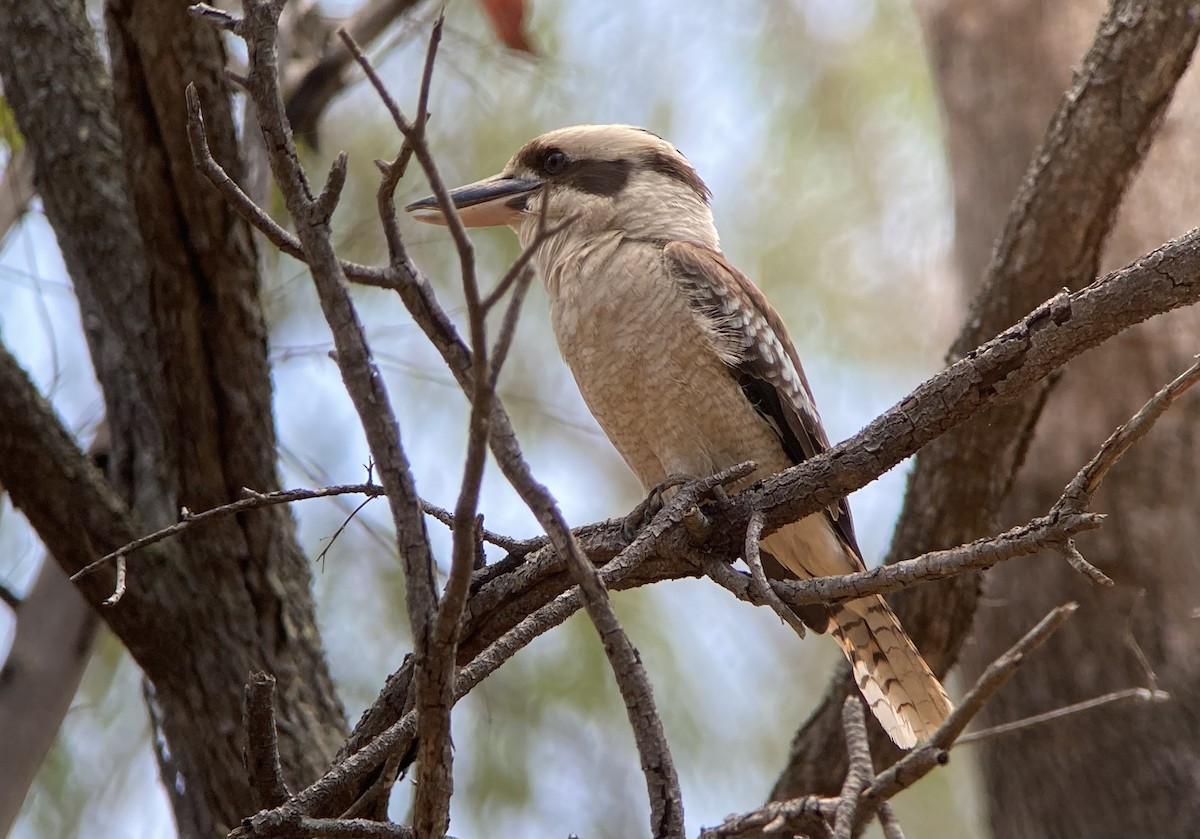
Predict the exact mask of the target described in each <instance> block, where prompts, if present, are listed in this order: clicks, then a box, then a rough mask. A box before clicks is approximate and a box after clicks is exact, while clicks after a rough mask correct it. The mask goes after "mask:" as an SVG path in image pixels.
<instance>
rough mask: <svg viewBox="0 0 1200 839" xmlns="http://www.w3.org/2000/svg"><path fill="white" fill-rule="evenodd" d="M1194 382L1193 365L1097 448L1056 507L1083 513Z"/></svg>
mask: <svg viewBox="0 0 1200 839" xmlns="http://www.w3.org/2000/svg"><path fill="white" fill-rule="evenodd" d="M1197 381H1200V362H1197V363H1195V364H1193V365H1192V366H1191V367H1189V368H1188V369H1187V370H1185V371H1183V373H1181V374H1180V375H1179V376H1178V377H1177V378H1176V379H1175V380H1174V381H1172V382H1170V383H1169V384H1167V385H1166V386H1165V387H1164V388H1162V390H1160V391H1158V393H1156V394H1154V396H1152V397H1151V398H1150V401H1148V402H1147V403H1146V404H1145V405H1143V406H1142V408H1141V410H1139V411H1138V412H1137V413H1136V414H1134V415H1133V416H1132V417H1131V418H1130V420H1129V422H1127V423H1125V424H1124V425H1122V426H1121V427H1120V428H1118V429H1117V430H1116V431H1114V432H1113V433H1112V434H1111V435H1110V436H1109V438H1108V439H1107V440H1105V441H1104V445H1103V446H1101V447H1100V451H1098V452H1096V456H1095V457H1093V458H1092V459H1091V460H1090V461H1088V464H1087V465H1086V466H1084V467H1083V468H1082V469H1080V470H1079V473H1078V474H1077V475H1076V476H1075V477H1074V478H1073V479H1072V481H1071V483H1069V484H1068V485H1067V488H1066V490H1065V491H1064V492H1063V498H1062V500H1061V501H1060V502H1059V503H1058V505H1057V506H1059V507H1061V508H1069V509H1072V510H1086V509H1087V508H1088V506H1089V505H1090V504H1091V502H1092V496H1093V495H1094V494H1095V493H1096V490H1097V489H1099V488H1100V483H1101V482H1102V481H1103V480H1104V476H1105V475H1107V474H1108V471H1109V470H1110V469H1112V467H1113V466H1115V465H1116V464H1117V462H1118V461H1120V459H1121V458H1122V457H1123V456H1124V455H1125V453H1126V452H1127V451H1129V449H1130V447H1132V446H1133V444H1134V443H1136V442H1137V441H1138V440H1140V439H1142V438H1143V437H1145V436H1146V434H1147V432H1149V431H1150V429H1151V428H1153V427H1154V423H1156V422H1157V421H1158V419H1159V418H1160V417H1161V416H1162V415H1163V414H1165V413H1166V412H1167V409H1168V408H1170V407H1171V406H1172V405H1173V404H1175V402H1176V400H1178V399H1179V397H1181V396H1183V394H1185V393H1187V391H1188V389H1190V388H1191V387H1192V385H1194V384H1196V382H1197Z"/></svg>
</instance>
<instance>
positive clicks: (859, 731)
mask: <svg viewBox="0 0 1200 839" xmlns="http://www.w3.org/2000/svg"><path fill="white" fill-rule="evenodd" d="M842 727H843V728H844V729H845V732H846V754H847V755H848V757H849V767H848V768H847V770H846V780H845V782H844V783H843V784H842V791H841V794H840V795H839V796H838V803H837V809H836V810H835V811H834V818H833V839H851V837H852V836H853V834H854V824H855V820H854V817H855V814H856V813H857V812H858V799H859V796H861V795H862V792H863V790H865V789H866V788H867V787H868V786H870V784H871V782H872V781H873V780H875V767H874V766H873V765H872V764H871V746H870V743H869V741H868V739H867V720H866V718H865V716H864V715H863V707H862V699H861V698H859V697H857V696H848V697H846V701H845V702H843V703H842Z"/></svg>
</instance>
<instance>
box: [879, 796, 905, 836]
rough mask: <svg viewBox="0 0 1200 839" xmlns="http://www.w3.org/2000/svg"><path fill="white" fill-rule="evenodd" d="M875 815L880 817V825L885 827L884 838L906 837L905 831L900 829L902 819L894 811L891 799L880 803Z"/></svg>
mask: <svg viewBox="0 0 1200 839" xmlns="http://www.w3.org/2000/svg"><path fill="white" fill-rule="evenodd" d="M875 815H877V816H878V817H879V826H880V827H882V828H883V839H904V831H903V830H901V829H900V821H899V820H898V819H897V818H896V814H895V813H894V812H892V803H891V802H890V801H885V802H883V803H882V804H880V805H879V810H878V811H877V812H876V814H875Z"/></svg>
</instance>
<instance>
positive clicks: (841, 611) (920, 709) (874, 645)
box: [830, 595, 954, 749]
mask: <svg viewBox="0 0 1200 839" xmlns="http://www.w3.org/2000/svg"><path fill="white" fill-rule="evenodd" d="M831 619H832V620H831V627H830V628H831V629H832V632H833V637H834V638H835V639H837V642H838V643H839V644H840V645H841V647H842V651H843V652H845V654H846V658H848V659H849V660H850V666H851V668H852V669H853V671H854V680H855V682H857V684H858V689H859V690H860V691H861V692H862V695H863V698H864V699H866V701H867V705H868V706H869V707H870V708H871V712H872V713H874V714H875V717H876V719H878V720H879V722H880V724H881V725H882V726H883V730H884V731H886V732H887V734H888V736H889V737H891V738H892V740H893V741H895V743H896V745H898V746H900V747H901V748H904V749H911V748H912V747H913V746H915V745H916V744H917V743H918V742H920V741H921V740H925V739H928V738H929V736H930V735H932V734H933V732H934V731H936V730H937V728H938V726H940V725H941V724H942V722H943V721H944V720H945V719H946V717H947V715H948V714H949V713H950V711H951V710H953V707H954V706H953V705H952V704H951V702H950V697H948V696H947V695H946V691H945V689H944V688H943V687H942V684H941V682H939V681H938V679H937V677H936V676H934V675H933V672H932V671H931V670H930V669H929V665H928V664H926V663H925V659H924V658H922V657H921V654H920V653H919V652H917V648H916V647H914V646H913V642H912V641H911V640H910V639H909V637H908V635H907V634H906V633H905V632H904V629H903V628H902V627H901V626H900V621H899V620H897V618H896V615H895V614H894V613H893V612H892V610H891V608H890V607H889V606H888V605H887V603H886V602H885V601H884V599H883V598H882V597H880V596H878V595H875V596H873V597H866V598H863V599H862V600H851V601H849V602H847V603H843V604H842V605H841V606H838V607H835V608H834V609H833V610H832V615H831Z"/></svg>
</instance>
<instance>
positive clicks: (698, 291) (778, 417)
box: [663, 242, 861, 556]
mask: <svg viewBox="0 0 1200 839" xmlns="http://www.w3.org/2000/svg"><path fill="white" fill-rule="evenodd" d="M663 259H664V260H665V262H666V264H667V268H668V271H669V272H670V273H671V275H672V276H673V277H674V278H675V280H676V281H677V282H678V283H679V284H680V286H681V287H682V289H683V291H684V292H685V294H686V295H687V297H688V300H689V301H690V303H691V305H692V307H693V308H694V310H695V311H696V313H697V314H698V315H699V316H700V317H701V318H703V319H705V320H706V321H707V322H708V323H709V324H710V328H711V329H712V330H713V332H714V333H715V334H716V336H717V337H716V339H715V340H714V344H715V345H717V346H718V352H719V353H720V354H721V355H722V359H723V360H724V361H725V363H726V364H727V365H728V367H729V371H730V375H731V376H733V378H734V379H735V380H736V382H737V384H738V386H739V387H740V388H741V390H742V393H743V394H744V395H745V397H746V399H748V400H749V401H750V403H751V404H752V405H753V406H754V409H755V410H756V411H757V412H758V414H759V416H761V417H762V418H763V419H764V420H765V421H766V422H767V423H768V424H769V425H770V426H771V428H772V429H773V430H774V432H775V434H776V435H777V436H778V437H779V441H780V443H781V445H782V446H783V448H784V450H785V451H786V452H787V454H788V456H789V458H790V459H791V460H792V462H793V463H800V462H801V461H803V460H806V459H808V458H810V457H812V456H814V455H816V454H819V453H820V452H823V451H825V450H826V449H828V448H829V438H828V436H827V435H826V433H825V428H824V426H823V425H822V423H821V417H820V414H818V412H817V407H816V403H815V402H814V400H813V396H812V390H811V388H810V387H809V384H808V378H807V377H806V376H805V374H804V367H803V366H802V365H801V363H800V356H799V354H798V353H797V352H796V348H795V346H794V345H793V344H792V340H791V338H790V337H789V336H788V332H787V327H786V326H785V325H784V323H783V319H782V318H781V317H780V316H779V313H778V312H776V311H775V307H774V306H772V305H771V303H770V301H769V300H767V298H766V296H765V295H764V294H763V293H762V291H761V290H760V289H759V288H758V287H757V286H756V285H755V284H754V283H753V282H752V281H751V280H750V278H749V277H747V276H746V275H745V274H744V273H742V272H741V271H739V270H738V269H737V268H736V267H734V266H733V265H732V264H731V263H730V262H729V260H728V259H727V258H726V257H725V255H724V254H722V253H721V252H720V251H718V250H716V249H715V248H711V247H708V246H705V245H702V244H698V243H695V242H670V243H668V244H666V245H665V246H664V247H663ZM827 515H828V516H829V519H830V523H831V525H832V526H833V528H834V530H835V531H836V532H837V533H838V535H839V536H840V537H841V539H842V540H843V541H844V542H845V543H846V544H847V545H848V546H850V548H851V549H852V550H853V551H854V553H856V554H859V555H860V556H861V552H860V551H859V548H858V543H857V539H856V538H855V535H854V525H853V522H852V520H851V517H850V508H849V506H848V505H847V503H846V501H845V500H844V499H843V500H842V501H840V502H838V503H837V504H834V505H831V507H830V508H829V509H828V510H827Z"/></svg>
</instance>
